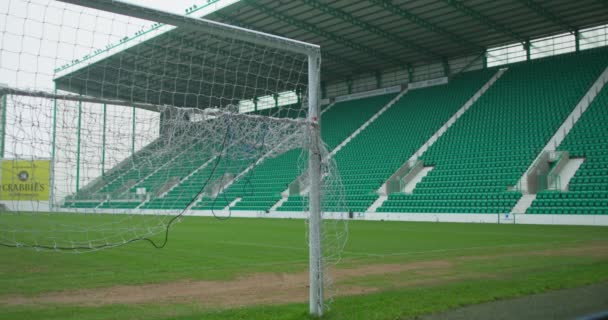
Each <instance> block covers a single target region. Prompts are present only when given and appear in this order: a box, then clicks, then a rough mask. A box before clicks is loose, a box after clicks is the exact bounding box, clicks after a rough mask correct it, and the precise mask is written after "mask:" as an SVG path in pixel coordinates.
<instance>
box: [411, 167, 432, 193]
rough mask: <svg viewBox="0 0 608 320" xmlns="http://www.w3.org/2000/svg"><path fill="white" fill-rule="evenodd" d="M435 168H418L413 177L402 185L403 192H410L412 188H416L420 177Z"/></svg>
mask: <svg viewBox="0 0 608 320" xmlns="http://www.w3.org/2000/svg"><path fill="white" fill-rule="evenodd" d="M433 169H435V167H423V168H422V170H420V171H419V172H418V173H417V174H416V175H415V176H414V178H412V180H410V181H408V183H406V184H405V187H403V193H410V194H411V193H412V192H414V189H416V185H417V184H418V183H419V182H420V181H422V179H424V177H426V175H427V174H429V172H431V170H433Z"/></svg>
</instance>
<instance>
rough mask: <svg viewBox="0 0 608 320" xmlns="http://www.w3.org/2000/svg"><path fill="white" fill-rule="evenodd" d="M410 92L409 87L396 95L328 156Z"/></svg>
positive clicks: (332, 153) (329, 155)
mask: <svg viewBox="0 0 608 320" xmlns="http://www.w3.org/2000/svg"><path fill="white" fill-rule="evenodd" d="M407 92H408V89H407V88H406V89H405V90H403V91H401V92H400V93H399V94H398V95H397V96H395V97H394V98H393V99H392V100H391V101H389V103H387V104H386V105H385V106H384V107H382V109H380V110H378V112H376V113H375V114H374V115H373V116H372V117H371V118H369V119H368V120H367V121H365V123H363V124H362V125H361V126H360V127H359V128H358V129H357V130H355V131H354V132H353V133H352V134H351V135H350V136H348V137H347V138H346V139H344V141H342V142H341V143H340V144H339V145H338V146H336V147H335V148H334V149H333V150H332V151H331V152H330V153H329V154H328V155H327V157H328V158H331V157H333V156H334V155H335V154H336V153H338V151H340V150H341V149H342V148H344V146H345V145H347V144H348V143H349V142H350V141H351V140H352V139H354V138H355V137H356V136H358V135H359V134H360V133H361V132H362V131H363V130H365V128H367V127H368V126H369V125H370V124H372V123H373V122H374V121H376V119H378V117H380V116H381V115H382V114H383V113H384V112H386V110H388V109H389V108H390V107H392V106H393V105H394V104H395V103H396V102H397V101H399V99H401V97H403V96H404V95H405V94H406V93H407Z"/></svg>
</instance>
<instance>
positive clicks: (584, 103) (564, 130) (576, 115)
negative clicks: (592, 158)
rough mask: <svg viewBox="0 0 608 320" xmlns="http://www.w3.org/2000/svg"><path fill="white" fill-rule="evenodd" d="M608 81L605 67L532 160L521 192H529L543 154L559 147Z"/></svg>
mask: <svg viewBox="0 0 608 320" xmlns="http://www.w3.org/2000/svg"><path fill="white" fill-rule="evenodd" d="M607 82H608V67H606V69H604V71H603V72H602V73H601V74H600V76H599V77H598V78H597V79H596V80H595V82H594V83H593V85H592V86H591V88H589V90H587V93H585V95H584V96H583V97H582V98H581V100H580V101H579V102H578V104H577V105H576V106H575V107H574V110H572V112H571V113H570V115H569V116H568V118H566V120H564V122H563V123H562V125H561V126H560V127H559V129H557V131H556V132H555V133H554V134H553V136H552V137H551V139H549V141H548V142H547V144H546V145H545V147H544V148H543V150H542V151H541V152H540V153H539V154H538V156H537V157H536V159H534V161H533V162H532V164H531V165H530V167H528V169H527V170H526V172H524V174H523V175H522V176H521V178H520V179H519V181H518V182H517V184H516V185H517V186H521V187H520V188H521V190H520V191H521V192H522V193H523V194H527V193H528V176H529V175H530V174H531V173H532V172H534V169H535V168H536V166H537V165H538V162H539V160H540V159H541V157H543V154H544V153H545V152H547V151H555V150H556V149H557V147H558V146H559V145H560V144H561V143H562V141H564V139H565V138H566V136H567V135H568V133H570V131H571V130H572V128H573V127H574V125H575V124H576V122H578V120H579V119H580V118H581V117H582V116H583V113H584V112H585V111H587V108H589V105H590V104H591V103H592V102H593V100H594V99H595V97H596V96H597V95H598V93H599V92H600V91H601V90H602V88H603V87H604V85H606V83H607Z"/></svg>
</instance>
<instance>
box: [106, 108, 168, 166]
mask: <svg viewBox="0 0 608 320" xmlns="http://www.w3.org/2000/svg"><path fill="white" fill-rule="evenodd" d="M107 108H108V106H107V105H106V104H105V103H104V104H103V127H102V130H103V133H102V135H101V176H102V177H104V176H105V175H106V118H107V115H106V112H107ZM161 119H162V113H161ZM161 121H162V120H161ZM161 121H159V122H161Z"/></svg>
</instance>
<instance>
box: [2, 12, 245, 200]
mask: <svg viewBox="0 0 608 320" xmlns="http://www.w3.org/2000/svg"><path fill="white" fill-rule="evenodd" d="M127 2H131V3H134V4H138V5H145V6H147V7H152V8H156V9H160V10H163V11H169V12H174V13H179V14H183V13H185V9H186V8H190V7H192V6H194V5H196V6H197V7H203V6H205V5H206V4H207V2H208V0H128V1H127ZM234 2H236V0H220V1H217V2H215V3H213V4H212V5H208V6H205V8H204V9H203V10H200V11H197V13H195V16H199V17H200V16H204V15H205V14H206V13H208V12H209V11H211V10H214V9H217V8H220V7H222V6H225V5H229V4H231V3H234ZM153 23H154V21H145V20H141V19H135V18H131V17H126V16H121V15H116V14H110V13H107V12H103V11H98V10H92V9H88V8H83V7H80V6H75V5H70V4H64V3H62V2H58V1H52V0H0V84H2V85H8V86H10V87H16V88H21V89H34V90H43V91H48V92H52V91H53V89H54V85H53V79H54V78H55V77H56V76H57V74H56V72H55V69H56V68H58V67H61V66H64V65H66V64H70V63H71V62H72V61H73V60H75V59H80V60H82V58H83V57H84V56H85V55H90V54H92V53H93V52H95V51H96V50H99V49H105V47H106V46H107V45H108V44H120V40H121V39H123V38H125V37H132V36H133V35H135V33H136V32H137V31H140V30H142V29H146V30H147V29H149V28H150V26H151V25H152V24H153ZM165 29H166V28H165ZM143 40H145V37H139V38H138V39H137V40H135V41H132V43H137V42H139V41H143ZM129 45H130V44H129V43H125V44H120V45H119V46H118V47H117V48H115V50H114V51H110V52H109V53H108V54H112V53H114V52H116V51H119V50H123V49H125V48H126V47H127V46H129ZM105 56H107V55H105ZM105 56H104V55H100V58H103V57H105ZM92 61H95V60H93V59H92V60H89V61H87V62H86V63H90V62H92ZM79 65H80V66H82V65H83V64H82V63H81V64H79ZM69 71H70V70H68V72H69ZM7 102H8V103H7V105H8V107H7V108H6V115H7V116H6V138H5V141H6V147H5V158H20V159H32V158H38V159H40V158H46V159H50V158H51V154H52V148H51V145H52V128H53V105H54V103H53V101H52V100H51V99H41V98H26V97H17V96H9V97H8V98H7ZM77 105H78V104H77V103H74V102H66V101H58V102H57V120H56V128H57V131H56V147H55V167H54V175H55V188H56V190H55V195H56V196H57V198H61V197H63V196H65V195H67V194H69V193H72V192H74V191H75V185H76V179H75V176H76V172H75V168H76V159H77V156H78V155H77V153H78V152H77V150H78V148H77V139H76V137H77V128H78V121H77V119H78V107H77ZM102 110H103V109H102V105H100V104H90V103H84V104H83V105H82V114H81V116H82V117H81V132H80V133H81V134H80V136H81V143H80V168H81V170H80V173H79V175H80V186H83V185H85V184H86V183H87V182H90V181H91V180H93V179H95V178H96V177H99V176H100V175H101V151H102V143H101V141H102V134H103V126H102V124H103V122H102V119H103V118H102V115H103V113H102ZM132 128H133V109H132V108H129V107H122V106H108V107H107V121H106V129H107V130H106V148H105V170H106V171H107V170H109V169H111V168H112V167H113V166H115V165H116V164H117V163H119V162H120V161H122V160H123V159H125V158H126V157H128V156H130V154H131V150H132V147H133V145H132V142H131V141H133V139H132V135H133V134H135V137H136V139H135V150H138V149H140V148H142V147H144V146H145V145H147V144H149V143H150V142H151V141H153V140H154V139H156V138H157V137H158V131H159V130H158V128H159V116H158V113H156V112H150V111H146V110H141V109H136V110H135V131H133V129H132Z"/></svg>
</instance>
